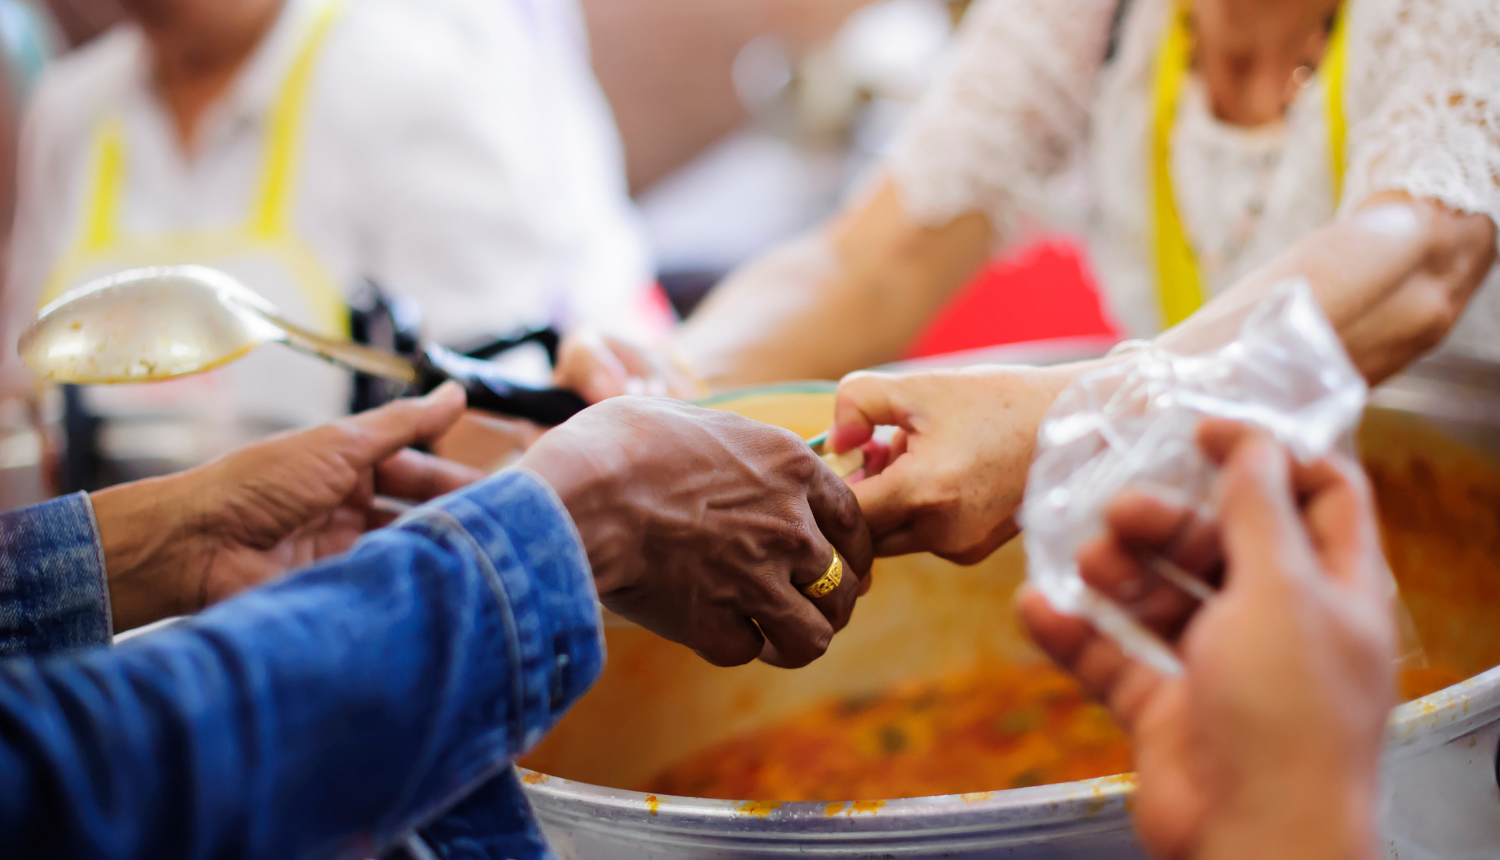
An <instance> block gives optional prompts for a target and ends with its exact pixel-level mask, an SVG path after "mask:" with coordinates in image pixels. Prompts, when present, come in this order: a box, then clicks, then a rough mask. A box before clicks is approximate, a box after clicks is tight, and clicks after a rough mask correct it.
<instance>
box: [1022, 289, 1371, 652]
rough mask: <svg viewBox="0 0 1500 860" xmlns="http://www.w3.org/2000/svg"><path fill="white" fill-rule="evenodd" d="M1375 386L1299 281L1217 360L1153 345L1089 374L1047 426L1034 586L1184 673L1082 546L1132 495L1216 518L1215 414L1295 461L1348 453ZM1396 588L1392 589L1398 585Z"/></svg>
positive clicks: (1032, 496)
mask: <svg viewBox="0 0 1500 860" xmlns="http://www.w3.org/2000/svg"><path fill="white" fill-rule="evenodd" d="M1367 395H1368V389H1367V387H1366V385H1365V381H1364V378H1363V377H1362V376H1360V374H1359V372H1358V371H1357V370H1356V369H1355V368H1354V365H1353V363H1352V362H1350V360H1349V357H1348V355H1347V354H1346V353H1345V352H1344V347H1343V345H1342V344H1341V343H1340V342H1339V339H1338V336H1337V335H1336V334H1335V333H1334V331H1333V328H1332V326H1331V325H1329V323H1328V320H1327V319H1326V318H1325V317H1324V316H1323V312H1322V310H1321V309H1320V308H1319V307H1318V304H1317V302H1316V300H1314V299H1313V296H1312V292H1311V290H1310V289H1309V287H1308V285H1307V284H1306V282H1304V281H1300V280H1295V281H1288V282H1286V283H1284V284H1282V285H1280V286H1279V287H1277V289H1276V290H1275V291H1274V292H1273V293H1272V295H1271V296H1269V297H1268V298H1267V299H1266V300H1265V301H1264V302H1263V303H1262V304H1261V305H1260V306H1259V307H1258V308H1256V309H1255V311H1254V312H1253V313H1252V314H1251V315H1250V317H1249V318H1248V319H1247V320H1246V321H1245V323H1244V326H1243V327H1242V328H1241V330H1240V335H1239V339H1238V340H1236V341H1234V342H1233V343H1231V344H1229V345H1228V346H1225V347H1223V348H1221V349H1219V350H1218V351H1216V352H1212V353H1208V354H1204V355H1195V356H1185V355H1174V354H1171V353H1167V352H1164V351H1161V350H1157V349H1155V348H1150V347H1148V348H1146V349H1144V350H1142V351H1141V352H1139V353H1137V354H1135V355H1133V356H1132V359H1131V360H1130V361H1126V362H1121V363H1120V364H1117V365H1114V366H1111V367H1107V368H1104V369H1101V370H1099V371H1095V372H1093V373H1089V374H1085V375H1083V376H1081V377H1079V378H1078V379H1077V380H1075V381H1074V382H1073V384H1072V385H1070V386H1069V387H1068V388H1067V390H1065V391H1064V392H1063V393H1062V395H1061V396H1060V397H1058V399H1057V402H1056V403H1054V404H1053V406H1052V409H1051V410H1050V411H1049V412H1048V413H1047V417H1046V419H1045V420H1044V421H1043V423H1042V427H1041V430H1040V432H1039V434H1038V439H1037V452H1036V459H1035V460H1034V461H1033V463H1032V466H1031V473H1030V477H1029V479H1028V480H1027V484H1026V497H1025V501H1024V503H1023V505H1022V508H1021V522H1022V524H1023V525H1024V527H1025V540H1026V554H1027V558H1028V565H1029V567H1028V571H1027V578H1028V579H1029V581H1030V582H1031V583H1032V584H1033V585H1034V586H1035V587H1036V588H1037V589H1038V590H1040V591H1041V592H1042V594H1043V595H1044V596H1045V597H1046V598H1047V599H1048V600H1049V601H1050V602H1051V603H1052V605H1053V606H1054V607H1056V608H1057V610H1058V611H1060V612H1065V613H1068V614H1070V615H1081V616H1084V617H1086V618H1088V619H1089V620H1090V621H1092V622H1093V623H1094V625H1095V626H1096V627H1097V628H1098V629H1099V630H1100V631H1101V632H1102V633H1104V634H1105V635H1107V636H1109V637H1111V638H1112V639H1114V640H1115V641H1116V642H1118V643H1119V644H1120V646H1121V647H1122V648H1124V649H1125V651H1126V652H1127V653H1129V654H1130V655H1131V656H1133V657H1135V658H1136V659H1139V660H1143V661H1145V662H1147V663H1149V664H1151V665H1152V666H1154V667H1156V668H1157V669H1158V670H1159V671H1162V672H1169V673H1176V672H1179V671H1180V670H1181V667H1180V665H1179V663H1178V661H1177V659H1176V657H1175V655H1174V654H1173V653H1172V651H1171V649H1170V648H1169V647H1167V645H1166V644H1165V643H1163V642H1162V641H1161V640H1160V639H1159V638H1157V637H1156V636H1155V635H1154V634H1152V633H1151V632H1150V631H1148V630H1147V629H1146V628H1145V627H1143V626H1142V625H1141V624H1139V623H1138V622H1137V621H1136V620H1135V618H1134V617H1133V616H1132V615H1130V613H1128V612H1127V611H1126V610H1124V609H1123V608H1121V607H1120V606H1119V605H1117V604H1116V603H1114V602H1113V601H1110V600H1108V599H1106V598H1105V597H1103V596H1102V595H1100V594H1098V593H1097V592H1095V591H1093V590H1092V589H1090V588H1089V587H1088V586H1087V585H1085V584H1084V582H1083V579H1082V578H1081V577H1080V576H1079V572H1078V564H1077V562H1076V557H1077V555H1078V550H1079V549H1080V548H1081V547H1082V546H1083V545H1084V544H1085V543H1087V542H1088V541H1089V540H1091V539H1093V538H1094V537H1096V536H1098V535H1099V534H1100V533H1101V532H1102V530H1103V524H1104V510H1105V507H1106V506H1107V505H1108V504H1109V503H1110V501H1111V500H1113V499H1114V498H1115V497H1116V496H1117V495H1119V494H1120V492H1121V491H1122V490H1124V489H1125V488H1126V487H1131V488H1135V489H1139V490H1144V491H1146V492H1150V493H1152V494H1154V495H1157V496H1159V497H1161V498H1162V499H1164V500H1166V501H1169V502H1172V503H1175V504H1177V505H1180V506H1183V507H1187V508H1191V509H1193V510H1195V511H1197V512H1198V514H1199V516H1200V517H1202V518H1204V519H1207V520H1212V519H1214V512H1213V511H1212V510H1211V504H1212V503H1211V498H1212V495H1211V491H1212V487H1213V481H1214V477H1215V471H1216V470H1215V468H1214V467H1213V465H1212V464H1210V463H1209V462H1208V460H1207V459H1206V458H1205V457H1204V456H1203V454H1202V452H1201V451H1199V449H1198V446H1197V444H1196V433H1197V428H1198V424H1199V422H1200V421H1201V420H1202V419H1203V418H1204V417H1208V416H1213V417H1220V418H1230V419H1234V420H1236V421H1241V422H1245V423H1248V424H1254V425H1257V426H1259V427H1262V428H1264V429H1265V430H1267V431H1269V432H1270V433H1271V434H1272V435H1274V436H1275V437H1276V438H1277V439H1278V440H1279V441H1280V442H1281V443H1282V444H1284V445H1286V446H1287V448H1288V449H1289V450H1290V451H1291V452H1292V453H1293V454H1294V455H1295V456H1296V457H1298V458H1299V459H1302V460H1310V459H1315V458H1317V457H1321V456H1325V455H1327V454H1330V453H1332V452H1334V451H1337V450H1342V451H1344V452H1346V453H1348V454H1350V455H1352V453H1353V450H1354V447H1353V430H1354V428H1355V427H1356V426H1357V425H1358V423H1359V420H1360V416H1361V414H1362V413H1363V411H1364V405H1365V400H1366V397H1367ZM1392 585H1393V588H1394V581H1393V583H1392Z"/></svg>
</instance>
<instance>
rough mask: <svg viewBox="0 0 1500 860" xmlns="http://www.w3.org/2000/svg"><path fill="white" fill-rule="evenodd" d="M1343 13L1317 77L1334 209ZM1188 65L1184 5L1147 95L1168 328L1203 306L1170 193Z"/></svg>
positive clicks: (1341, 135)
mask: <svg viewBox="0 0 1500 860" xmlns="http://www.w3.org/2000/svg"><path fill="white" fill-rule="evenodd" d="M1344 11H1345V10H1344V9H1343V8H1342V7H1341V8H1340V9H1339V12H1338V14H1337V16H1336V17H1335V18H1334V23H1333V30H1332V32H1330V33H1329V36H1328V46H1327V48H1326V49H1325V50H1324V52H1323V60H1322V62H1321V63H1319V64H1318V77H1319V78H1321V79H1322V81H1323V86H1324V101H1325V103H1326V110H1327V121H1328V155H1329V164H1330V167H1331V168H1332V175H1333V199H1334V203H1335V205H1336V204H1337V203H1338V199H1339V196H1340V195H1341V194H1342V193H1343V184H1344V139H1345V125H1344V99H1343V95H1344V70H1345V68H1346V67H1347V65H1348V56H1349V47H1348V35H1347V29H1348V28H1347V27H1346V26H1345V20H1344V19H1345V17H1346V16H1345V14H1344ZM1191 60H1192V31H1191V28H1190V27H1189V22H1188V9H1187V6H1186V4H1185V3H1178V4H1176V6H1175V8H1174V9H1173V12H1172V15H1171V20H1170V21H1169V22H1168V24H1167V32H1166V34H1165V36H1164V38H1163V39H1162V42H1161V47H1160V48H1158V49H1157V54H1156V72H1155V75H1154V83H1153V89H1152V100H1151V109H1152V138H1151V173H1152V177H1151V179H1152V181H1151V191H1152V195H1153V197H1154V201H1153V207H1154V210H1155V221H1156V266H1157V277H1158V289H1159V291H1160V300H1161V318H1162V322H1163V324H1164V326H1167V327H1170V326H1174V325H1176V324H1177V323H1180V322H1182V321H1183V320H1185V319H1187V318H1188V317H1189V316H1191V315H1192V313H1193V312H1194V311H1196V310H1198V308H1200V307H1202V305H1203V296H1204V289H1203V273H1202V272H1201V271H1200V269H1199V267H1198V260H1197V258H1196V257H1195V256H1194V255H1193V249H1192V246H1191V245H1189V244H1188V238H1187V231H1186V230H1184V229H1183V226H1182V219H1181V217H1180V216H1179V215H1178V213H1177V199H1176V197H1175V196H1174V192H1173V190H1172V126H1173V123H1174V120H1176V118H1177V104H1178V101H1179V100H1180V98H1181V96H1182V87H1183V83H1184V82H1185V81H1186V80H1187V75H1188V67H1189V65H1190V63H1191Z"/></svg>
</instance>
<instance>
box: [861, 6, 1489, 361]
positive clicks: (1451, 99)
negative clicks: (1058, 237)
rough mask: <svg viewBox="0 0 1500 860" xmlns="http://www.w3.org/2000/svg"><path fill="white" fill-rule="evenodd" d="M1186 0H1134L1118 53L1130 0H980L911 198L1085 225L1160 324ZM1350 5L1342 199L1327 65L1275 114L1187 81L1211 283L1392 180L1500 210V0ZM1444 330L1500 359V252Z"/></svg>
mask: <svg viewBox="0 0 1500 860" xmlns="http://www.w3.org/2000/svg"><path fill="white" fill-rule="evenodd" d="M1172 3H1173V0H1134V2H1133V3H1132V4H1131V6H1130V7H1129V10H1128V12H1127V13H1126V16H1125V19H1124V21H1123V24H1122V26H1121V28H1120V31H1119V43H1118V48H1117V50H1116V52H1115V54H1114V56H1113V58H1112V59H1110V60H1109V61H1108V62H1106V61H1105V53H1106V50H1105V49H1106V43H1107V42H1108V40H1109V35H1110V30H1111V20H1112V18H1113V16H1114V14H1115V10H1116V6H1117V4H1118V0H980V2H979V3H977V4H976V6H975V7H974V8H973V10H972V11H971V12H970V13H969V16H968V19H967V20H966V23H965V25H964V33H963V35H962V37H961V39H960V42H959V47H958V49H957V51H956V53H955V55H954V57H953V59H952V62H951V65H950V66H949V68H948V69H947V71H946V73H945V74H944V75H943V76H942V77H941V78H940V80H939V81H938V83H937V84H936V85H935V86H934V88H933V91H932V92H930V93H929V94H928V96H927V98H926V99H925V101H924V102H923V104H922V106H921V107H920V108H919V109H918V111H917V113H916V116H915V117H914V119H913V121H912V123H911V124H910V125H909V126H908V128H907V129H906V131H905V133H904V134H903V136H902V138H901V139H900V140H899V141H898V142H897V145H896V147H895V150H894V151H893V152H892V153H891V156H890V158H889V159H888V160H887V169H888V171H889V173H890V175H891V176H892V178H893V180H894V182H895V185H896V188H897V192H898V195H899V197H900V200H901V202H902V206H903V208H904V209H906V210H907V211H908V213H909V214H910V215H911V216H913V217H914V218H915V219H916V220H917V221H918V222H919V223H924V224H930V225H934V226H936V225H941V224H943V223H946V222H948V221H949V220H951V219H952V218H953V217H955V216H957V215H959V214H962V213H964V212H970V211H979V212H983V213H984V214H986V215H987V216H988V217H989V219H990V221H991V223H992V225H993V226H994V229H995V231H996V235H997V237H998V238H999V240H1000V242H1001V243H1002V244H1003V243H1005V242H1009V241H1012V240H1014V239H1015V238H1017V235H1018V225H1019V224H1021V223H1023V221H1024V216H1031V217H1036V218H1040V219H1043V220H1044V221H1046V222H1049V223H1050V225H1051V226H1052V227H1054V228H1056V229H1073V230H1076V231H1079V232H1082V233H1083V234H1085V235H1086V236H1087V237H1088V240H1089V251H1090V256H1091V258H1092V261H1093V264H1094V268H1095V270H1096V271H1097V273H1098V276H1099V279H1100V281H1101V282H1102V286H1103V288H1104V292H1105V295H1106V298H1107V301H1108V304H1109V306H1110V309H1111V310H1112V311H1113V313H1114V315H1115V317H1116V319H1118V320H1119V322H1120V323H1121V324H1122V326H1123V327H1124V328H1125V329H1126V330H1127V331H1128V332H1129V333H1130V334H1132V335H1133V336H1141V335H1147V334H1150V333H1153V332H1155V331H1157V330H1158V329H1159V328H1160V320H1159V311H1158V304H1157V298H1156V276H1155V258H1154V253H1153V250H1152V231H1153V229H1154V227H1153V221H1152V217H1151V213H1152V210H1151V205H1150V203H1151V198H1150V196H1149V185H1150V171H1149V164H1150V161H1149V146H1150V134H1151V129H1150V120H1151V86H1152V71H1153V63H1154V60H1155V54H1156V48H1157V43H1158V39H1159V37H1160V35H1161V34H1162V33H1163V32H1164V30H1165V24H1166V20H1167V18H1166V16H1167V14H1168V13H1169V12H1170V10H1171V8H1172ZM1348 14H1349V19H1348V26H1349V28H1350V29H1349V57H1348V68H1347V72H1346V79H1345V83H1344V88H1345V89H1344V107H1345V113H1346V117H1347V125H1348V140H1347V149H1348V155H1347V158H1348V170H1347V173H1346V176H1345V181H1344V191H1343V199H1342V200H1338V201H1335V200H1334V199H1333V191H1332V188H1333V184H1332V177H1331V176H1330V175H1329V172H1330V164H1329V155H1328V139H1327V123H1326V112H1325V111H1324V88H1323V86H1322V84H1321V83H1320V82H1319V81H1318V80H1317V79H1316V77H1315V78H1314V80H1313V82H1312V83H1311V84H1310V85H1308V86H1307V87H1305V88H1304V89H1303V90H1302V91H1301V92H1300V94H1299V95H1298V97H1297V98H1296V100H1295V101H1294V102H1293V103H1292V106H1291V108H1290V109H1289V110H1288V112H1287V114H1286V116H1285V117H1284V119H1283V120H1282V121H1280V122H1277V123H1273V124H1270V125H1266V126H1261V127H1258V128H1244V127H1239V126H1232V125H1229V124H1226V123H1224V122H1221V121H1220V120H1218V119H1216V118H1215V117H1214V116H1213V114H1212V112H1211V110H1210V109H1209V106H1208V101H1207V97H1206V93H1205V91H1204V88H1203V87H1202V85H1201V83H1200V82H1199V81H1198V80H1197V79H1196V78H1190V80H1189V83H1188V85H1187V87H1186V88H1185V90H1184V95H1183V98H1182V100H1181V103H1180V105H1179V108H1178V115H1177V119H1176V124H1175V127H1174V128H1173V131H1172V163H1171V170H1172V176H1173V185H1174V187H1175V190H1176V194H1177V202H1178V207H1179V211H1180V212H1181V213H1182V218H1183V223H1184V226H1185V227H1186V229H1187V232H1188V235H1189V237H1190V241H1191V242H1192V244H1193V246H1194V250H1195V251H1196V252H1197V254H1198V257H1199V259H1200V260H1201V261H1203V263H1202V265H1203V270H1204V278H1205V281H1206V288H1207V289H1208V291H1209V292H1210V293H1211V294H1216V293H1218V292H1221V291H1223V290H1224V289H1226V288H1228V287H1229V286H1230V285H1231V284H1233V283H1234V282H1235V281H1236V280H1237V279H1238V278H1240V277H1241V276H1242V275H1244V274H1245V273H1246V272H1248V271H1250V270H1251V269H1253V268H1255V267H1256V266H1258V265H1260V264H1262V263H1264V262H1266V261H1267V260H1269V259H1271V258H1272V257H1274V256H1276V255H1277V254H1279V253H1281V252H1282V251H1284V250H1286V249H1287V248H1288V247H1289V246H1291V245H1292V244H1293V243H1294V242H1296V241H1297V240H1298V239H1300V238H1301V237H1303V236H1305V235H1306V234H1308V233H1309V232H1311V231H1313V230H1314V229H1316V228H1317V227H1319V226H1321V225H1323V224H1325V223H1327V222H1328V221H1329V220H1331V219H1332V218H1333V217H1334V215H1335V214H1336V213H1337V212H1338V211H1340V210H1342V209H1348V208H1350V207H1352V206H1355V205H1357V204H1358V203H1359V202H1360V201H1362V200H1364V199H1365V198H1366V197H1368V196H1369V195H1370V194H1372V193H1374V192H1377V191H1384V190H1399V191H1406V192H1408V193H1410V194H1412V195H1413V196H1417V197H1425V198H1433V199H1436V200H1439V201H1442V202H1443V203H1445V204H1447V205H1448V206H1450V207H1452V208H1454V209H1457V210H1461V211H1465V212H1476V213H1483V214H1485V215H1488V216H1489V217H1490V219H1491V220H1493V221H1495V222H1496V223H1497V224H1500V3H1497V2H1495V0H1349V12H1348ZM1079 179H1083V180H1084V181H1076V180H1079ZM1257 205H1259V206H1260V207H1262V208H1261V215H1260V217H1259V218H1258V219H1256V218H1247V213H1249V212H1250V210H1252V209H1253V208H1254V207H1256V206H1257ZM1246 225H1251V226H1250V227H1249V229H1248V230H1247V229H1246ZM1444 348H1445V349H1456V350H1458V351H1462V352H1466V353H1470V354H1475V355H1479V356H1483V357H1488V358H1494V359H1500V267H1497V270H1495V271H1492V272H1491V273H1490V277H1489V278H1488V280H1487V281H1486V283H1485V286H1484V287H1482V288H1481V290H1480V293H1479V294H1478V295H1477V296H1476V297H1475V298H1474V299H1473V301H1472V302H1471V303H1470V306H1469V309H1468V310H1467V311H1466V312H1465V314H1464V316H1463V318H1462V319H1461V320H1460V322H1459V325H1458V328H1457V329H1456V330H1455V332H1454V333H1453V335H1452V336H1451V337H1450V338H1449V341H1448V342H1447V344H1445V347H1444Z"/></svg>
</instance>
